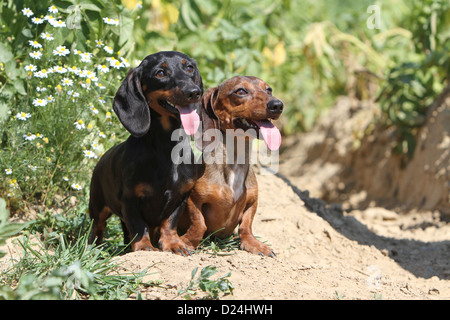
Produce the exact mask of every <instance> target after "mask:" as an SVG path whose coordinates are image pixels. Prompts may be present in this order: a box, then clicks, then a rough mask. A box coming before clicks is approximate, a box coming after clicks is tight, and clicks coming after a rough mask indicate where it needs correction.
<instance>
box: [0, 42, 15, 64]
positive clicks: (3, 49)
mask: <svg viewBox="0 0 450 320" xmlns="http://www.w3.org/2000/svg"><path fill="white" fill-rule="evenodd" d="M13 58H14V56H13V54H12V52H11V50H10V49H9V48H8V47H7V46H6V45H4V44H3V43H0V62H3V63H5V62H8V61H10V60H12V59H13Z"/></svg>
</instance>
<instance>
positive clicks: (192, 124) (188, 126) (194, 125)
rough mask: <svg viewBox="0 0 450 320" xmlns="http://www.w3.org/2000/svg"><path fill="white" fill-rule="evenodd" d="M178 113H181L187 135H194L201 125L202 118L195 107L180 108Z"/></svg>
mask: <svg viewBox="0 0 450 320" xmlns="http://www.w3.org/2000/svg"><path fill="white" fill-rule="evenodd" d="M178 111H179V112H180V118H181V124H182V125H183V129H184V131H185V132H186V134H188V135H193V134H194V133H196V132H197V130H198V127H199V125H200V117H199V116H198V114H197V112H196V111H195V108H194V106H193V105H188V106H186V107H178Z"/></svg>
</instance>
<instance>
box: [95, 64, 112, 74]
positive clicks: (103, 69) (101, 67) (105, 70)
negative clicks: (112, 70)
mask: <svg viewBox="0 0 450 320" xmlns="http://www.w3.org/2000/svg"><path fill="white" fill-rule="evenodd" d="M97 70H98V71H99V72H101V73H107V72H109V68H108V67H107V66H105V65H104V64H103V65H98V66H97Z"/></svg>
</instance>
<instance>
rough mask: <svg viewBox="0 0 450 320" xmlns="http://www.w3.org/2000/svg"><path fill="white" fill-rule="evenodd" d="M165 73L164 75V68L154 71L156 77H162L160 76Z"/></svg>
mask: <svg viewBox="0 0 450 320" xmlns="http://www.w3.org/2000/svg"><path fill="white" fill-rule="evenodd" d="M165 75H166V74H165V72H164V70H158V71H156V72H155V76H156V77H157V78H162V77H164V76H165Z"/></svg>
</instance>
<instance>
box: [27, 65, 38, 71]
mask: <svg viewBox="0 0 450 320" xmlns="http://www.w3.org/2000/svg"><path fill="white" fill-rule="evenodd" d="M25 70H26V71H31V72H34V71H36V70H37V67H36V66H35V65H34V64H29V65H26V66H25Z"/></svg>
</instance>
